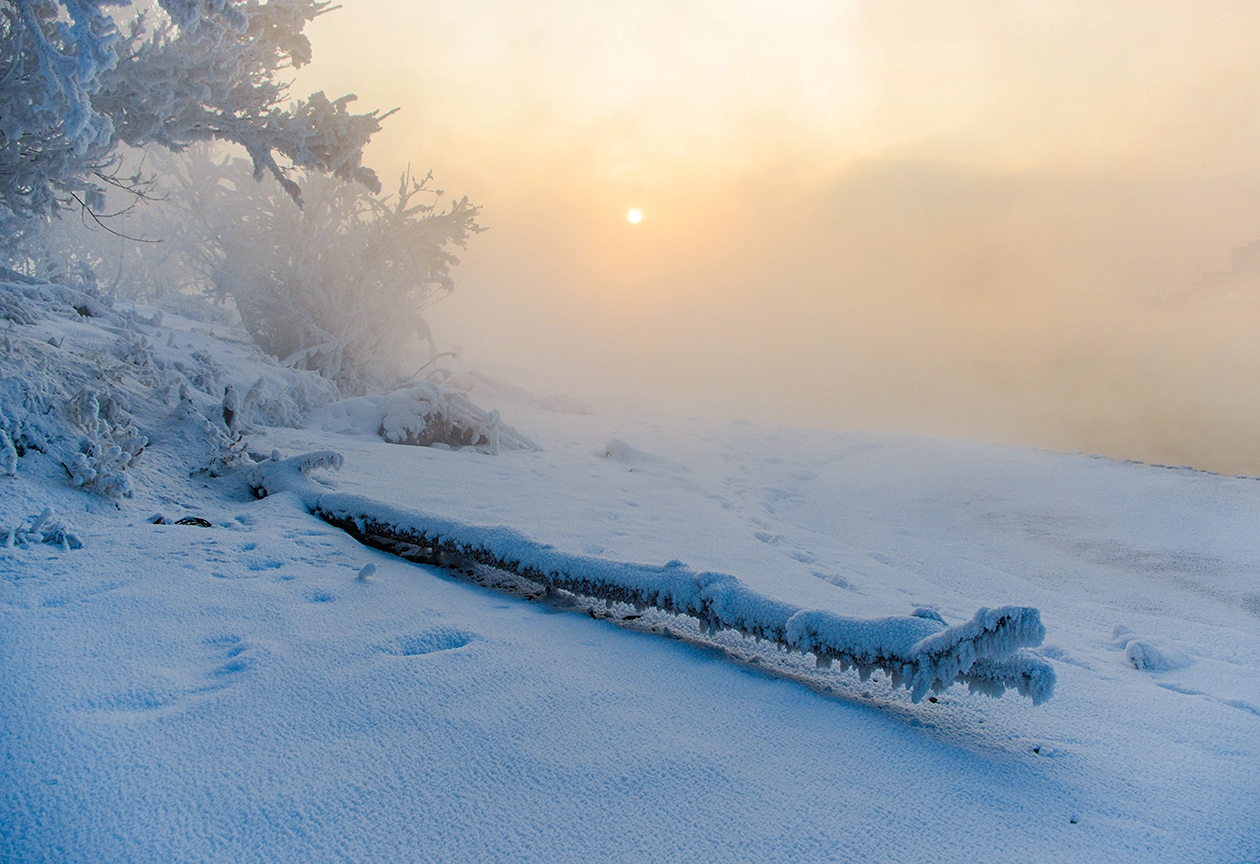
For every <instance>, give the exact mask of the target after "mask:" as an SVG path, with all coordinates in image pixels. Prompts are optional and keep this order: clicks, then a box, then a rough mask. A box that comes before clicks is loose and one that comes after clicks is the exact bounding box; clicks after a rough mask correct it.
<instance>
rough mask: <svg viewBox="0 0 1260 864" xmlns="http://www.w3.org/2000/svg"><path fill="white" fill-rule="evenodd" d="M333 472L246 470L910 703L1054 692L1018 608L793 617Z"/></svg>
mask: <svg viewBox="0 0 1260 864" xmlns="http://www.w3.org/2000/svg"><path fill="white" fill-rule="evenodd" d="M334 466H335V467H338V468H339V467H340V458H339V457H337V456H336V454H333V453H328V452H322V453H317V454H310V455H308V456H304V457H294V458H293V459H287V460H277V461H272V462H267V463H263V464H261V465H258V466H256V467H255V468H254V469H252V471H251V475H250V478H249V483H250V486H251V487H252V488H253V489H254V491H255V494H257V495H258V496H259V497H263V496H266V495H268V494H275V493H277V492H282V491H288V492H293V493H296V494H297V495H298V497H299V498H300V499H301V500H302V502H303V504H304V505H305V506H306V507H307V509H309V510H310V511H311V512H312V513H314V514H315V515H317V516H319V517H320V518H321V519H323V520H325V521H327V522H329V523H331V524H333V525H337V526H338V527H341V528H343V529H345V530H346V531H348V532H350V533H351V534H353V535H354V536H356V537H357V538H359V539H360V540H362V541H364V542H367V543H370V544H372V545H375V546H379V547H380V548H383V549H387V550H389V551H393V552H395V553H396V554H402V555H403V556H404V557H408V558H411V559H412V560H417V561H422V562H425V563H443V562H446V563H452V564H454V565H455V566H466V565H467V564H472V563H475V564H480V565H484V566H489V567H493V568H496V569H499V570H505V571H508V572H510V573H516V574H519V575H520V576H523V577H524V578H526V579H528V580H530V581H531V582H535V583H538V584H539V585H542V586H544V587H546V588H551V589H560V590H563V591H569V592H572V593H574V594H578V595H581V596H585V597H592V598H596V599H601V600H605V601H609V602H619V603H628V604H632V605H634V606H637V607H640V608H647V607H655V608H658V609H663V610H665V611H667V612H674V613H678V614H683V615H689V616H691V617H693V618H696V619H698V620H699V621H700V623H701V626H702V627H706V628H707V629H708V630H709V631H710V632H716V631H718V630H723V629H729V630H735V631H738V632H739V633H742V634H744V635H747V636H752V637H755V638H758V639H767V640H769V641H771V642H775V643H777V644H779V645H782V646H784V647H786V648H788V649H789V650H793V651H800V652H803V653H811V654H813V655H814V657H815V659H816V661H817V662H818V665H819V666H830V665H831V664H832V663H833V662H836V663H839V664H840V665H841V667H842V668H849V667H853V668H856V669H857V670H858V672H859V673H860V674H861V675H862V677H863V678H865V677H866V676H868V675H870V674H871V672H872V671H874V670H876V669H880V670H883V671H884V672H885V673H886V674H887V675H888V676H889V677H890V679H891V680H892V682H893V685H894V686H905V687H906V688H907V689H908V690H910V694H911V698H912V699H913V700H914V701H916V702H917V701H919V700H920V699H922V698H923V697H924V696H926V695H927V694H928V693H929V692H940V691H942V690H944V689H945V688H947V687H949V686H950V685H951V684H954V683H965V684H967V685H968V686H969V687H971V689H972V690H974V691H978V692H982V693H986V694H989V695H1001V693H1002V692H1003V691H1005V690H1007V689H1014V690H1016V691H1017V692H1019V693H1021V694H1022V695H1025V696H1028V697H1029V698H1031V699H1032V700H1033V703H1034V704H1041V703H1042V702H1044V701H1046V700H1047V699H1049V698H1050V696H1051V694H1052V693H1053V692H1054V684H1055V674H1054V670H1053V668H1052V667H1051V666H1050V665H1049V664H1048V663H1047V662H1046V661H1045V660H1043V659H1041V658H1040V657H1038V656H1036V655H1034V654H1029V653H1027V652H1024V651H1023V650H1022V649H1024V648H1030V647H1035V646H1037V645H1040V644H1041V642H1042V640H1043V639H1044V638H1045V633H1046V631H1045V627H1044V626H1043V625H1042V623H1041V613H1040V612H1039V610H1037V609H1033V608H1031V607H1027V606H1003V607H1001V608H998V609H980V610H978V611H977V612H976V614H975V615H974V616H973V617H972V618H971V620H969V621H966V622H964V623H962V624H956V625H954V626H947V625H946V624H945V623H944V622H943V621H940V620H938V619H937V618H936V617H932V616H924V617H920V616H918V615H907V616H892V617H887V618H877V619H862V618H849V617H846V616H842V615H836V614H835V613H833V612H827V611H823V610H812V609H802V608H801V607H799V606H795V605H793V604H791V603H785V602H782V601H779V600H774V599H771V598H769V597H766V596H764V595H761V594H758V593H757V592H755V591H753V590H752V589H750V588H748V587H747V586H745V585H744V584H743V583H742V582H740V581H739V580H738V579H736V578H735V577H733V576H728V575H726V574H723V573H710V572H697V571H695V570H692V569H691V568H689V567H687V566H686V565H685V564H683V563H682V562H680V561H671V562H669V563H668V564H664V565H647V564H632V563H626V562H620V561H608V560H605V559H602V558H594V557H591V556H588V555H575V554H570V553H567V552H561V551H560V550H558V549H556V548H555V547H553V546H550V545H548V544H544V543H539V542H538V541H536V540H534V539H532V538H530V537H527V536H525V535H524V534H521V533H520V532H518V531H516V530H514V529H511V528H503V527H483V526H478V525H471V524H468V523H465V522H460V521H458V520H454V519H447V518H444V517H440V516H434V515H432V514H426V513H421V512H417V511H414V510H404V509H401V508H396V507H392V506H389V505H386V504H382V503H380V502H377V501H373V500H371V499H369V498H365V497H362V496H358V495H350V494H345V493H338V492H334V491H331V490H329V489H328V488H327V487H323V486H320V485H319V484H316V483H314V482H313V481H312V480H311V479H310V477H309V475H310V473H311V471H312V470H314V469H315V468H319V467H334Z"/></svg>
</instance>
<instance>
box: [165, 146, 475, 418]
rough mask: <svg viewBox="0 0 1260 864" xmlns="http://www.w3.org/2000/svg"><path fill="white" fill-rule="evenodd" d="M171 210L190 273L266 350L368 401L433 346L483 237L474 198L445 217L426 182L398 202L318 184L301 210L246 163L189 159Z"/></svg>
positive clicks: (343, 185)
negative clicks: (465, 262) (469, 244)
mask: <svg viewBox="0 0 1260 864" xmlns="http://www.w3.org/2000/svg"><path fill="white" fill-rule="evenodd" d="M179 170H180V171H181V172H182V173H181V174H180V176H179V182H178V183H177V184H176V187H175V188H173V189H172V198H173V201H174V202H175V203H177V204H178V205H179V207H180V209H181V210H182V212H183V218H182V220H181V221H180V223H179V224H178V225H177V226H175V229H174V230H173V232H172V233H173V234H175V235H177V236H176V239H175V240H174V241H173V242H175V243H177V244H178V246H179V249H180V251H179V253H178V254H179V256H180V258H181V263H182V269H183V270H184V271H185V272H186V273H190V274H198V276H199V280H200V283H201V286H203V287H204V288H206V289H207V290H209V291H211V292H213V293H214V294H216V295H217V296H218V297H219V298H222V299H227V298H230V299H231V300H232V301H234V302H235V304H236V307H237V310H238V311H239V313H240V316H241V319H242V322H243V323H244V326H245V328H246V329H247V330H248V331H249V332H250V334H251V335H252V336H253V337H254V339H255V341H256V342H257V343H258V345H259V346H261V347H262V349H263V350H265V351H267V352H268V353H270V354H272V355H274V356H276V357H278V358H282V363H284V364H285V365H288V366H291V367H293V368H297V369H308V370H313V371H317V372H319V373H320V374H321V375H323V376H324V377H326V378H329V379H330V380H333V381H335V382H336V383H337V384H338V386H339V387H340V388H341V389H342V391H343V392H344V393H349V394H355V393H363V392H365V391H366V390H367V389H369V388H370V387H371V386H373V385H375V384H378V383H380V382H382V381H384V380H385V379H386V377H388V376H389V375H390V374H392V373H394V372H397V371H399V370H400V364H401V363H402V362H403V361H404V360H405V359H407V358H409V357H412V356H414V349H415V347H416V346H417V345H418V344H419V343H420V342H421V341H422V340H425V339H427V340H428V341H429V346H430V351H431V352H432V340H431V338H430V337H429V332H428V327H427V325H426V324H425V321H424V317H423V310H424V308H425V307H426V306H427V305H428V304H430V303H432V302H433V301H434V300H436V299H438V298H439V297H441V296H444V295H445V294H447V293H449V292H450V291H451V290H452V289H453V288H454V282H453V281H452V279H451V275H450V271H451V268H452V267H453V266H454V265H455V264H457V263H458V261H459V259H458V258H456V257H455V255H454V254H453V253H452V251H451V249H452V247H463V246H464V245H465V243H466V241H467V239H468V236H469V235H470V234H473V233H476V232H478V231H480V230H482V229H481V228H480V226H478V225H477V223H476V217H477V213H478V208H477V207H475V206H473V205H471V204H469V202H468V200H467V199H466V198H464V199H461V200H459V201H455V202H453V203H452V204H451V205H450V206H448V207H447V208H445V209H439V200H440V196H441V194H442V193H441V192H440V191H438V190H431V189H429V186H428V183H429V179H430V178H428V177H425V178H424V179H422V180H416V179H414V178H410V177H408V176H403V178H402V180H401V181H400V183H399V187H398V191H397V194H395V195H392V196H382V195H379V194H373V193H371V192H369V191H368V190H367V189H366V188H365V187H364V186H362V185H361V184H358V183H349V182H345V181H343V180H339V179H337V178H336V177H329V176H325V175H321V174H314V173H308V174H306V175H305V178H304V180H303V188H304V199H305V201H304V206H302V207H301V208H299V207H298V206H297V205H296V204H295V203H294V202H293V200H292V199H291V198H290V197H289V195H288V194H287V192H286V191H285V190H284V189H283V188H281V186H280V185H278V184H277V183H275V182H273V181H272V180H270V179H266V178H265V179H264V180H263V182H261V183H256V182H254V178H253V173H252V171H251V169H250V166H249V165H248V163H246V162H245V160H241V159H233V158H223V159H221V160H220V161H217V162H215V161H212V160H210V159H209V158H190V159H188V160H185V161H184V162H183V165H182V168H180V169H179Z"/></svg>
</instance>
